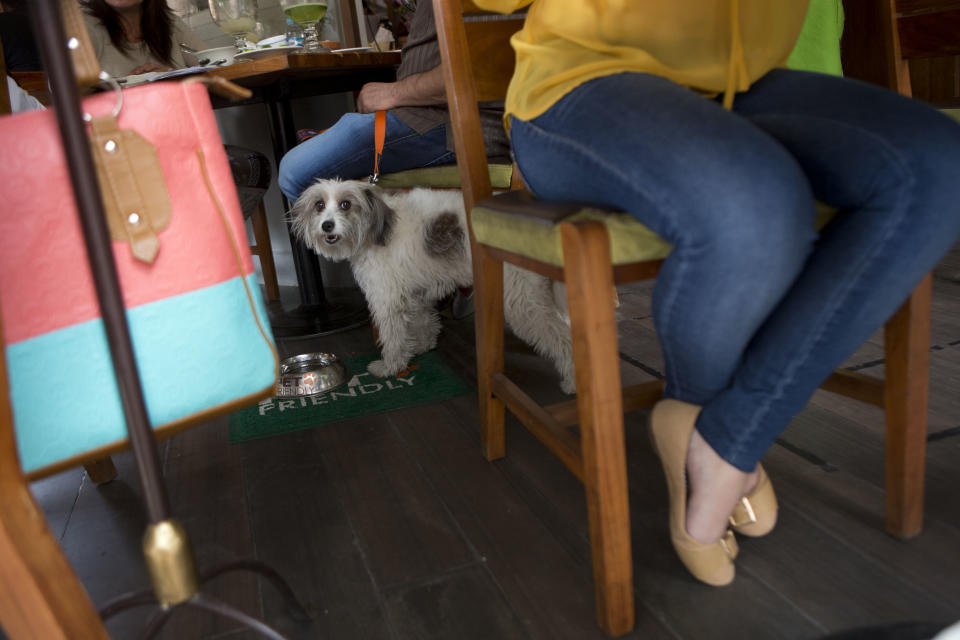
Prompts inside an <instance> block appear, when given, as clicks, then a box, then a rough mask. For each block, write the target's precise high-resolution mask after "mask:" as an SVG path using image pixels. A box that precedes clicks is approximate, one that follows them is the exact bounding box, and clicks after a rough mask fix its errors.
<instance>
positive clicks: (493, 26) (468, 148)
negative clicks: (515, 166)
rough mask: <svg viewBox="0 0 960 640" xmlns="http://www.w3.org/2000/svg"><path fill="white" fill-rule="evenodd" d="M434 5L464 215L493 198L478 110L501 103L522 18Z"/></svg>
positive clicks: (466, 4)
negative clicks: (493, 102)
mask: <svg viewBox="0 0 960 640" xmlns="http://www.w3.org/2000/svg"><path fill="white" fill-rule="evenodd" d="M433 5H434V16H435V19H436V23H437V37H438V39H439V42H440V56H441V58H442V59H443V68H444V69H443V71H444V80H445V83H446V87H447V104H448V105H449V106H450V120H451V123H452V125H453V138H454V145H455V148H456V151H457V165H458V167H459V170H460V184H461V187H462V188H463V196H464V203H465V204H466V208H467V215H469V212H470V210H471V209H473V205H474V204H476V202H477V201H478V200H482V199H483V198H486V197H488V196H490V195H491V194H492V193H493V190H492V188H491V186H490V175H489V172H488V169H487V157H486V152H485V150H484V145H483V134H482V132H481V128H480V112H479V109H478V107H477V105H478V103H479V102H481V101H482V102H486V101H491V100H503V97H504V96H505V95H506V93H507V85H508V84H509V83H510V77H511V76H512V75H513V68H514V53H513V49H512V48H511V47H510V36H512V35H513V34H514V33H516V32H517V31H519V30H520V28H521V27H522V26H523V20H524V18H525V17H526V14H524V13H515V14H511V15H501V14H496V13H489V12H485V11H482V10H480V9H478V8H477V7H476V5H474V4H473V3H472V2H470V1H469V0H433Z"/></svg>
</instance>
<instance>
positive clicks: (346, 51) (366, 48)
mask: <svg viewBox="0 0 960 640" xmlns="http://www.w3.org/2000/svg"><path fill="white" fill-rule="evenodd" d="M351 51H373V47H352V48H350V49H334V50H333V51H332V52H331V53H350V52H351Z"/></svg>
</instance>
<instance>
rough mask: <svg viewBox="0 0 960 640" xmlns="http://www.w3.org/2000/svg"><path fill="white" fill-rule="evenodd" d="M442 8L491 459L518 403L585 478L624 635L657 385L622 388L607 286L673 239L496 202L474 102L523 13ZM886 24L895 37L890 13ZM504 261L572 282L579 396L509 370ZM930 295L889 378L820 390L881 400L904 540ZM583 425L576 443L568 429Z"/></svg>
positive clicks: (896, 517)
mask: <svg viewBox="0 0 960 640" xmlns="http://www.w3.org/2000/svg"><path fill="white" fill-rule="evenodd" d="M864 1H865V2H872V1H874V0H864ZM878 4H882V3H878ZM434 6H435V14H436V20H437V29H438V34H439V39H440V49H441V54H442V57H443V61H444V67H445V81H446V85H447V98H448V103H449V105H450V107H451V119H452V122H453V131H454V135H455V144H456V150H457V159H458V164H459V168H460V176H461V182H462V184H463V194H464V201H465V204H466V208H467V211H468V216H469V221H470V227H471V241H472V243H473V244H472V247H473V262H474V296H475V297H474V303H475V309H476V317H475V321H476V348H477V386H478V390H477V392H478V396H479V402H480V416H481V443H482V449H483V454H484V456H485V457H486V458H487V459H488V460H496V459H497V458H500V457H502V456H504V455H505V453H506V449H505V434H504V417H505V415H504V411H505V409H510V411H511V412H512V413H513V414H514V415H515V416H516V417H517V418H518V419H519V420H520V422H521V423H523V424H524V426H526V427H527V428H528V429H529V430H530V431H531V432H532V433H533V434H534V435H535V436H536V437H537V438H538V439H539V440H541V442H543V444H544V445H545V446H546V447H547V448H548V449H549V450H550V451H551V452H552V453H553V454H555V455H556V456H557V457H559V458H560V460H561V461H562V462H563V463H564V464H565V465H566V466H567V468H568V469H570V471H571V472H573V473H574V475H576V476H577V477H578V478H579V479H580V480H581V481H582V482H583V484H584V488H585V490H586V500H587V511H588V517H589V530H590V539H591V548H592V561H593V575H594V587H595V595H596V606H597V617H598V622H599V624H600V627H601V628H602V629H603V630H604V631H605V632H606V633H608V634H610V635H620V634H623V633H626V632H628V631H630V630H631V629H632V628H633V622H634V611H633V590H632V585H633V582H632V580H633V578H632V558H631V549H630V523H629V511H628V501H627V477H626V460H625V453H624V435H623V412H624V411H625V410H626V411H630V410H634V409H639V408H644V407H649V406H651V405H653V404H654V403H655V402H656V401H657V400H658V399H659V398H660V397H661V394H662V383H661V382H660V381H656V382H650V383H644V384H639V385H634V386H630V387H626V388H623V389H621V380H620V373H619V372H620V369H619V357H618V347H617V333H616V320H615V316H614V308H613V301H612V296H611V295H610V291H611V289H612V288H613V287H614V286H615V285H616V284H622V283H627V282H632V281H636V280H643V279H649V278H653V277H655V276H656V274H657V271H658V269H659V267H660V264H661V263H662V260H663V258H664V257H666V255H668V253H669V251H670V247H669V246H667V245H666V244H665V243H664V242H663V241H662V240H660V239H659V238H657V237H656V236H655V235H654V234H653V233H651V232H650V231H649V230H648V229H646V227H643V225H640V224H639V223H637V222H636V221H635V220H634V219H633V218H632V217H630V216H628V215H627V214H615V213H609V212H606V213H605V212H599V211H597V210H592V209H589V208H583V207H581V206H578V205H548V204H544V203H540V202H537V201H536V200H535V199H533V198H532V196H530V195H529V194H528V193H525V192H508V193H504V194H501V195H498V196H496V197H491V194H492V189H491V185H490V181H489V177H488V173H487V167H486V163H485V159H484V157H483V141H482V137H481V134H480V127H479V119H478V115H477V108H476V105H477V102H478V101H481V100H496V99H502V98H503V96H504V95H505V91H506V87H507V84H508V82H509V78H510V75H511V73H512V69H513V64H514V57H513V51H512V49H511V48H510V47H509V44H508V39H509V37H510V36H511V35H512V34H513V33H514V32H515V31H516V30H517V29H519V28H520V27H521V26H522V24H523V22H522V21H523V15H516V14H515V15H513V16H499V15H498V16H490V15H489V14H484V13H483V12H481V11H479V10H478V9H477V8H476V7H475V6H474V5H473V4H472V2H469V0H434ZM848 20H849V18H848ZM882 26H883V28H884V31H883V33H887V34H889V33H890V32H891V31H892V30H893V22H892V16H887V21H886V22H884V23H883V25H882ZM894 36H895V34H894ZM504 262H509V263H511V264H514V265H517V266H520V267H523V268H526V269H530V270H531V271H535V272H537V273H540V274H542V275H545V276H547V277H550V278H552V279H555V280H561V281H564V282H565V283H566V286H567V297H568V304H569V309H570V322H571V333H572V338H573V348H574V360H575V363H576V370H577V399H576V400H574V401H568V402H561V403H559V404H554V405H551V406H541V405H539V404H538V403H537V402H535V401H534V400H533V399H532V398H531V397H530V396H528V395H527V394H526V393H525V392H524V391H523V390H521V389H520V387H519V386H518V385H517V384H516V383H515V382H513V381H512V380H511V379H510V378H509V377H508V376H507V374H506V373H505V372H504V337H503V328H504V320H503V263H504ZM930 292H931V280H930V277H929V276H927V277H926V278H925V279H924V281H923V282H922V283H921V284H920V286H919V287H918V288H917V290H916V291H915V292H914V293H913V295H912V296H911V297H910V299H909V300H907V301H906V303H905V304H904V305H903V307H902V308H901V309H900V310H899V311H898V312H897V313H896V315H895V316H894V317H893V318H891V320H890V321H889V322H888V323H887V325H886V356H887V361H886V362H887V378H886V380H880V379H874V378H870V377H868V376H865V375H862V374H859V373H855V372H848V371H837V372H836V373H834V374H833V375H832V376H831V377H830V378H829V379H828V380H827V381H826V382H825V383H824V385H823V386H824V388H825V389H828V390H831V391H834V392H838V393H841V394H844V395H847V396H850V397H853V398H856V399H858V400H862V401H866V402H870V403H872V404H876V405H879V406H882V407H885V408H886V422H887V454H886V455H887V461H886V465H887V530H888V531H889V532H891V533H893V534H894V535H898V536H901V537H909V536H912V535H916V534H917V533H919V532H920V528H921V522H922V504H923V502H922V498H923V467H924V447H925V438H926V398H927V368H928V353H927V350H928V345H929V314H930ZM577 423H578V424H579V428H580V435H579V437H577V436H576V435H574V433H573V432H572V431H571V430H570V429H569V427H570V426H572V425H574V424H577Z"/></svg>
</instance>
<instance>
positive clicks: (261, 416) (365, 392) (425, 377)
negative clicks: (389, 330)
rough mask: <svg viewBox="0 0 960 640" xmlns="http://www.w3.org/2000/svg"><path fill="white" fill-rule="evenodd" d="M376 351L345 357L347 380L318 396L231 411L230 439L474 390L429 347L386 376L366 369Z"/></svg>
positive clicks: (264, 434) (296, 428) (275, 400)
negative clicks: (404, 367) (377, 374)
mask: <svg viewBox="0 0 960 640" xmlns="http://www.w3.org/2000/svg"><path fill="white" fill-rule="evenodd" d="M379 357H380V354H377V355H373V356H360V357H357V358H351V359H350V360H346V361H345V362H344V364H345V365H346V367H347V375H348V376H350V381H349V382H348V383H347V384H346V385H344V386H342V387H340V388H339V389H334V390H333V391H328V392H327V393H324V394H323V395H319V396H309V397H300V398H269V399H267V400H263V401H262V402H260V403H259V404H257V405H254V406H252V407H247V408H246V409H241V410H240V411H237V412H236V413H233V414H231V415H230V442H231V443H237V442H245V441H247V440H256V439H258V438H268V437H270V436H275V435H278V434H281V433H289V432H291V431H299V430H301V429H312V428H313V427H318V426H320V425H324V424H328V423H330V422H338V421H340V420H348V419H350V418H356V417H358V416H365V415H370V414H374V413H383V412H385V411H393V410H395V409H404V408H406V407H415V406H418V405H422V404H430V403H432V402H439V401H440V400H444V399H446V398H452V397H454V396H462V395H465V394H468V393H473V388H472V387H469V386H467V384H466V383H465V382H464V381H463V380H461V379H460V378H459V377H458V376H457V374H455V373H454V372H453V371H451V370H450V368H449V367H447V365H445V364H444V363H443V362H442V361H441V360H440V358H439V357H438V356H437V354H436V353H435V352H433V351H429V352H427V353H424V354H421V355H419V356H417V357H416V358H414V359H413V361H411V363H410V366H409V367H408V368H407V370H406V371H401V372H400V373H399V374H397V375H396V376H392V377H390V378H377V377H376V376H373V375H371V374H369V373H367V364H368V363H369V362H370V361H372V360H376V359H377V358H379Z"/></svg>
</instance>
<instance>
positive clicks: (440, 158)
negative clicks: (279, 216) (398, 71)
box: [277, 111, 456, 201]
mask: <svg viewBox="0 0 960 640" xmlns="http://www.w3.org/2000/svg"><path fill="white" fill-rule="evenodd" d="M373 119H374V114H372V113H348V114H345V115H344V116H343V117H341V118H340V119H339V120H338V121H337V123H336V124H335V125H333V126H332V127H330V128H329V129H327V130H326V131H324V132H323V133H321V134H320V135H318V136H315V137H313V138H310V139H309V140H307V141H305V142H303V143H301V144H299V145H297V146H296V147H294V148H293V149H291V150H290V151H289V152H287V154H286V155H285V156H283V159H282V160H281V161H280V171H279V172H278V175H277V182H278V184H279V186H280V190H281V191H282V192H283V194H284V195H285V196H287V198H288V199H290V200H291V201H293V200H296V199H297V198H298V197H300V194H301V193H303V190H304V189H306V188H307V187H309V186H310V185H311V184H312V183H313V182H314V180H317V179H318V178H344V179H354V178H365V177H367V176H369V175H370V174H372V173H373ZM454 162H456V157H455V156H454V154H453V152H451V151H447V128H446V127H445V126H444V125H439V126H437V127H434V128H433V129H431V130H430V131H428V132H427V133H425V134H423V135H420V134H418V133H417V132H416V131H414V130H413V129H411V128H410V127H408V126H407V125H405V124H404V123H403V121H402V120H400V118H398V117H396V116H395V115H393V113H392V112H390V111H388V112H387V130H386V135H385V136H384V145H383V158H382V159H381V161H380V173H393V172H395V171H404V170H406V169H416V168H418V167H428V166H433V165H441V164H452V163H454Z"/></svg>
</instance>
